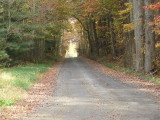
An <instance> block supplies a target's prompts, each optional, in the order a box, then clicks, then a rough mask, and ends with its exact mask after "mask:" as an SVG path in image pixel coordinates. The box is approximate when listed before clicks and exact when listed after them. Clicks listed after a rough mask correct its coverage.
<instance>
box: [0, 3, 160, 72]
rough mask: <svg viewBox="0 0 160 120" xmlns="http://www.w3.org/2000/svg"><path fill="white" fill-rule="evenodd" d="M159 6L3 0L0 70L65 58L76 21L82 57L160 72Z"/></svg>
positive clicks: (153, 4) (0, 32)
mask: <svg viewBox="0 0 160 120" xmlns="http://www.w3.org/2000/svg"><path fill="white" fill-rule="evenodd" d="M159 6H160V2H159V1H158V0H54V1H53V0H1V1H0V66H1V67H4V66H11V65H14V64H17V63H19V62H24V61H31V62H38V61H41V60H43V59H46V58H53V57H54V56H58V55H59V54H62V55H64V52H65V49H66V48H67V47H64V46H66V45H65V44H62V42H63V43H65V42H64V41H62V36H63V33H64V31H70V30H71V25H70V23H69V19H70V18H74V19H76V20H77V22H76V29H77V31H78V32H79V36H80V37H81V40H79V54H80V55H86V56H89V57H91V58H94V59H96V58H101V59H103V58H104V60H108V61H112V62H118V63H119V64H121V66H125V67H128V68H130V69H132V70H135V71H137V72H139V71H144V72H146V73H148V72H150V71H158V70H159V67H160V60H159V59H160V43H159V25H160V23H159V19H160V18H159V9H160V7H159ZM66 44H67V43H66ZM62 51H63V53H62Z"/></svg>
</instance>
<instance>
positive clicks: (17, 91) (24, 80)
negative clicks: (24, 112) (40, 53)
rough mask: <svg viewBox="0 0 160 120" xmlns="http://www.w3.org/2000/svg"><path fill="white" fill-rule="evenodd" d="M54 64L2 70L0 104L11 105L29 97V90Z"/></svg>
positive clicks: (3, 105) (0, 75)
mask: <svg viewBox="0 0 160 120" xmlns="http://www.w3.org/2000/svg"><path fill="white" fill-rule="evenodd" d="M51 66H52V64H34V65H29V66H17V67H13V68H6V69H3V70H1V71H0V106H1V107H5V106H10V105H13V104H15V103H16V101H17V100H19V99H23V98H26V97H27V90H28V89H29V88H31V87H32V86H33V84H34V83H36V82H37V81H38V80H40V78H41V77H42V76H43V74H44V73H45V72H46V71H47V70H48V69H49V68H50V67H51Z"/></svg>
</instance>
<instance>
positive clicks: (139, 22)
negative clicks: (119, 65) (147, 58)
mask: <svg viewBox="0 0 160 120" xmlns="http://www.w3.org/2000/svg"><path fill="white" fill-rule="evenodd" d="M133 13H134V22H135V31H134V35H135V45H136V71H137V72H139V71H142V70H143V67H144V62H143V55H144V52H143V51H144V50H143V49H144V46H143V42H144V33H143V1H142V0H133Z"/></svg>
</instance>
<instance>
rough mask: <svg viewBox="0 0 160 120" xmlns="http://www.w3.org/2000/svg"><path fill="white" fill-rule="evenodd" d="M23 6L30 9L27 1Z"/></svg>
mask: <svg viewBox="0 0 160 120" xmlns="http://www.w3.org/2000/svg"><path fill="white" fill-rule="evenodd" d="M22 8H23V9H29V8H30V6H29V5H28V4H27V3H25V4H24V5H23V7H22Z"/></svg>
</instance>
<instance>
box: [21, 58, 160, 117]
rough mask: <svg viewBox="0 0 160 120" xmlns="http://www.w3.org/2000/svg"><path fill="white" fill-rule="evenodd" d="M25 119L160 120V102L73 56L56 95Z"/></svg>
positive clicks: (64, 67)
mask: <svg viewBox="0 0 160 120" xmlns="http://www.w3.org/2000/svg"><path fill="white" fill-rule="evenodd" d="M23 119H24V120H160V101H159V100H158V99H155V98H153V97H152V96H151V95H149V94H147V93H144V92H142V91H140V90H138V89H136V88H134V87H131V86H127V85H124V84H123V83H121V82H118V81H117V80H116V81H115V80H113V79H112V78H111V77H109V76H106V75H103V74H101V73H99V72H97V71H95V70H93V68H92V67H91V66H90V65H89V64H88V63H86V62H85V61H84V60H82V59H80V58H74V59H73V58H72V59H71V58H70V59H66V60H65V62H64V64H63V65H62V69H61V72H60V74H59V77H58V80H57V86H56V90H55V92H54V93H53V96H51V97H50V98H49V99H48V101H46V103H45V104H44V105H43V107H40V108H39V109H38V110H37V111H36V112H34V113H32V114H28V115H27V116H25V117H24V118H23Z"/></svg>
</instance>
